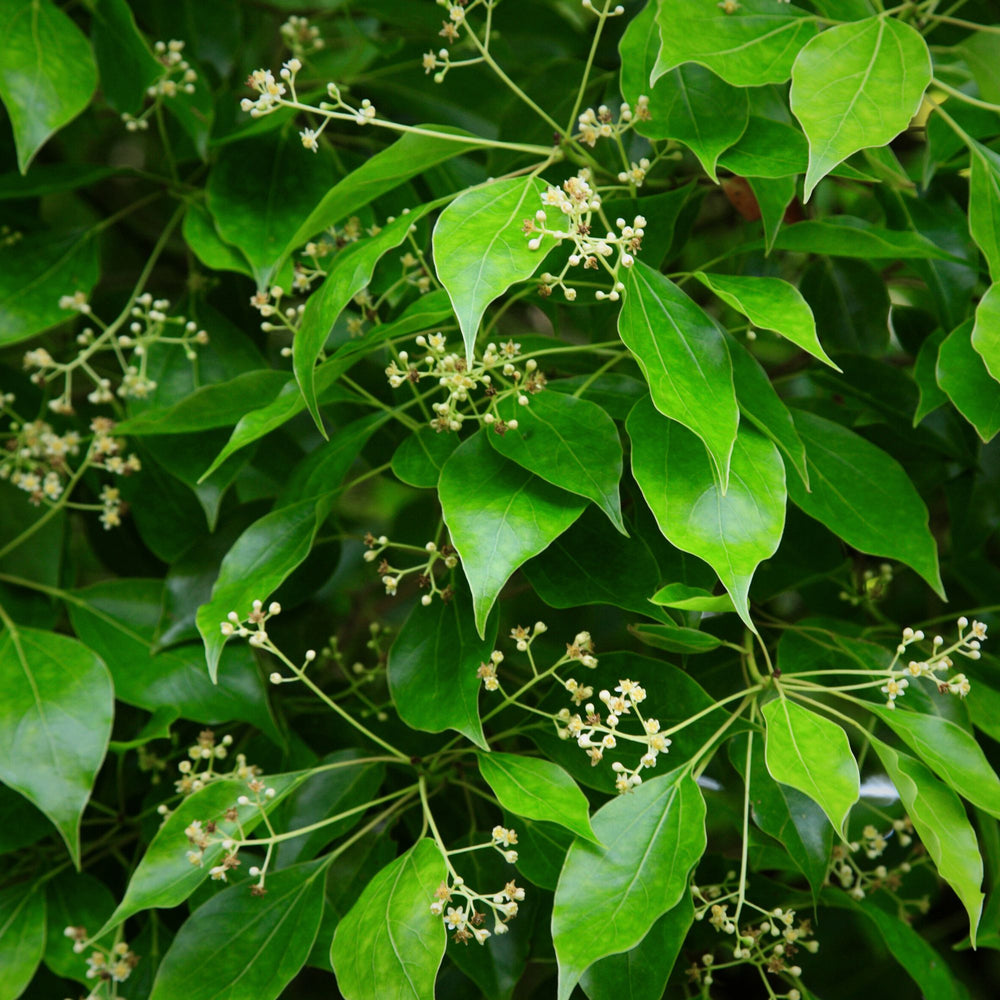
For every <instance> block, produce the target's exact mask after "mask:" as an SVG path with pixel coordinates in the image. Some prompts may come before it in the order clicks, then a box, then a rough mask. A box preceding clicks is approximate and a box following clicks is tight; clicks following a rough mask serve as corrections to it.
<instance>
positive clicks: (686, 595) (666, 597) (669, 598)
mask: <svg viewBox="0 0 1000 1000" xmlns="http://www.w3.org/2000/svg"><path fill="white" fill-rule="evenodd" d="M650 601H652V602H653V604H660V605H662V606H663V607H666V608H678V609H680V610H681V611H702V612H704V611H710V612H712V613H713V614H722V613H724V612H726V611H735V610H736V608H734V607H733V600H732V598H731V597H730V596H729V595H728V594H719V595H718V596H717V597H716V596H715V595H713V594H710V593H709V592H708V591H707V590H703V589H702V588H701V587H689V586H688V585H687V584H684V583H670V584H667V586H666V587H662V588H661V589H660V590H658V591H657V592H656V593H655V594H653V596H652V597H651V598H650Z"/></svg>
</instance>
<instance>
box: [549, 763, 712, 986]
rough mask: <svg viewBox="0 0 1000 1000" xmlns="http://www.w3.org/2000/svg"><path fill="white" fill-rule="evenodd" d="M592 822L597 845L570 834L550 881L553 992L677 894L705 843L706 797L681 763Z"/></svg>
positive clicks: (623, 942) (622, 946)
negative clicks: (569, 843)
mask: <svg viewBox="0 0 1000 1000" xmlns="http://www.w3.org/2000/svg"><path fill="white" fill-rule="evenodd" d="M592 824H593V828H594V833H595V834H596V835H597V837H598V840H599V841H600V844H601V845H603V846H599V845H598V844H594V843H591V842H590V841H588V840H583V839H580V838H577V839H576V840H575V841H574V842H573V846H572V847H571V848H570V849H569V853H568V854H567V855H566V863H565V865H564V866H563V870H562V874H561V875H560V876H559V884H558V885H557V886H556V897H555V903H554V905H553V909H552V940H553V943H554V944H555V949H556V957H557V959H558V961H559V990H558V994H557V996H558V998H559V1000H568V998H569V996H570V994H571V993H572V992H573V987H574V986H576V984H577V983H578V982H579V980H580V977H581V976H582V975H583V973H584V972H585V971H586V970H587V969H588V968H589V967H590V966H591V965H593V964H594V963H595V962H597V961H598V960H599V959H602V958H604V957H606V956H607V955H614V954H617V953H618V952H622V951H627V950H628V949H630V948H632V947H634V946H635V945H637V944H638V943H639V942H640V941H641V940H642V939H643V938H644V937H645V935H646V933H647V932H648V931H649V928H650V927H651V926H652V924H653V922H654V921H655V920H657V919H658V918H659V917H661V916H662V915H663V914H664V913H666V912H667V911H669V910H671V909H673V908H674V907H675V906H676V905H677V904H678V903H679V902H680V901H681V899H682V897H683V896H684V895H686V894H687V891H688V875H689V873H690V871H691V869H692V868H693V867H694V865H695V864H697V862H698V860H699V859H700V858H701V855H702V853H703V852H704V850H705V843H706V839H705V800H704V799H703V798H702V795H701V790H700V789H699V788H698V785H697V784H696V783H695V781H694V779H693V778H692V777H691V776H690V774H689V773H688V770H687V768H683V767H682V768H678V769H677V770H675V771H671V772H670V773H669V774H665V775H663V776H662V777H658V778H651V779H649V780H647V781H644V782H643V783H642V784H641V785H639V786H638V787H637V788H636V789H635V790H634V791H633V792H631V793H630V794H628V795H621V796H619V797H618V798H615V799H612V800H611V801H610V802H608V803H607V804H606V805H604V806H603V807H602V808H601V809H599V810H598V811H597V812H596V813H595V814H594V816H593V818H592ZM595 873H599V877H596V878H595Z"/></svg>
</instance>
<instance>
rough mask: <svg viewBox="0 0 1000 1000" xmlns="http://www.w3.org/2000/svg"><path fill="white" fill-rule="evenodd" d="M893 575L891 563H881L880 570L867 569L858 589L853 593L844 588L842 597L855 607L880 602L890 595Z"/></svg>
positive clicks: (841, 593) (862, 575)
mask: <svg viewBox="0 0 1000 1000" xmlns="http://www.w3.org/2000/svg"><path fill="white" fill-rule="evenodd" d="M892 576H893V572H892V564H891V563H880V564H879V567H878V570H874V569H866V570H865V571H864V573H862V574H861V579H860V580H859V581H858V587H857V590H856V591H855V592H854V593H853V594H852V593H850V592H849V591H846V590H842V591H841V592H840V595H839V596H840V599H841V600H842V601H846V602H847V603H848V604H850V605H851V606H852V607H855V608H856V607H857V606H858V605H859V604H868V603H873V604H875V603H878V602H879V601H881V600H883V599H884V598H885V597H886V596H887V595H888V593H889V585H890V584H891V583H892Z"/></svg>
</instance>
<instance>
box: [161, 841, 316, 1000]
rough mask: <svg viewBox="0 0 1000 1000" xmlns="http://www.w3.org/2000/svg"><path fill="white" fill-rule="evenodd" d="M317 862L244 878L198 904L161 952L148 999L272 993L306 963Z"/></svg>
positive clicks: (250, 997)
mask: <svg viewBox="0 0 1000 1000" xmlns="http://www.w3.org/2000/svg"><path fill="white" fill-rule="evenodd" d="M323 875H324V866H323V863H322V862H318V861H314V862H310V863H307V864H303V865H296V866H295V867H294V868H286V869H283V870H282V871H276V872H270V873H268V876H267V894H266V895H264V896H261V897H253V896H251V894H250V886H249V885H247V884H246V883H245V882H243V883H240V884H238V885H233V886H230V887H229V888H228V889H225V890H223V891H222V892H220V893H219V894H218V895H216V896H214V897H213V898H212V899H210V900H209V901H208V902H207V903H205V904H204V905H203V906H199V907H198V909H197V910H195V911H194V913H193V914H192V915H191V917H190V918H189V919H188V920H187V921H185V923H184V924H183V926H182V927H181V929H180V930H179V931H178V932H177V937H175V938H174V940H173V942H172V943H171V945H170V948H169V949H168V950H167V953H166V955H164V956H163V961H162V963H161V964H160V968H159V971H158V972H157V974H156V979H155V981H154V982H153V991H152V993H151V994H150V1000H173V998H175V997H180V996H183V997H187V998H189V1000H275V998H277V997H278V996H280V995H281V993H282V992H283V991H284V989H285V987H286V986H287V985H288V984H289V982H291V980H292V977H293V976H295V975H296V973H298V971H299V969H301V968H302V966H303V965H305V961H306V959H307V958H308V957H309V952H310V950H311V948H312V944H313V941H314V940H315V938H316V932H317V931H318V930H319V924H320V920H321V918H322V916H323Z"/></svg>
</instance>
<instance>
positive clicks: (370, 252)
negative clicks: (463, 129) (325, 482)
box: [292, 205, 431, 436]
mask: <svg viewBox="0 0 1000 1000" xmlns="http://www.w3.org/2000/svg"><path fill="white" fill-rule="evenodd" d="M430 207H431V206H429V205H424V206H423V207H422V208H419V209H417V210H416V211H415V212H410V213H408V214H406V215H401V216H399V218H397V219H396V220H395V221H394V222H390V223H389V224H388V225H387V226H385V227H384V228H383V229H382V230H381V231H380V232H379V233H378V234H377V235H375V236H368V237H365V238H363V239H361V240H358V242H356V243H352V244H350V245H349V246H347V247H345V248H344V249H343V250H341V251H340V253H338V254H337V256H336V257H334V258H333V262H332V264H330V266H329V268H328V269H327V276H326V277H325V278H324V279H323V284H322V285H320V286H319V288H318V289H316V291H315V292H313V293H312V295H310V296H309V300H308V302H307V303H306V308H305V312H304V313H303V314H302V321H301V323H300V325H299V328H298V330H297V331H296V333H295V340H294V341H293V342H292V367H293V369H294V371H295V378H296V380H297V381H298V383H299V388H300V389H301V390H302V395H303V397H304V399H305V401H306V406H307V408H308V409H309V412H310V413H311V414H312V417H313V420H314V421H315V422H316V426H317V427H318V428H319V429H320V431H321V432H322V433H323V435H324V436H325V435H326V430H325V429H324V427H323V420H322V418H321V417H320V415H319V400H318V395H319V390H318V386H317V379H316V362H317V361H318V360H319V359H320V357H321V355H322V352H323V348H324V346H325V345H326V341H327V338H328V337H329V336H330V330H331V329H332V328H333V324H334V323H336V321H337V319H338V317H339V316H340V314H341V313H342V312H343V311H344V309H345V308H346V307H347V305H348V303H350V301H351V299H353V298H354V296H355V295H357V294H358V292H360V291H361V290H362V289H363V288H365V286H366V285H367V284H368V282H369V281H371V277H372V273H373V272H374V270H375V266H376V264H378V262H379V260H381V258H382V256H383V255H384V254H386V253H388V252H389V251H390V250H393V249H395V248H396V247H398V246H399V244H400V243H402V242H403V240H405V239H406V235H407V233H408V232H409V231H410V228H411V226H413V225H415V224H416V223H417V221H418V220H419V219H420V218H421V216H423V215H426V214H427V212H428V211H429V209H430Z"/></svg>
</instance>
